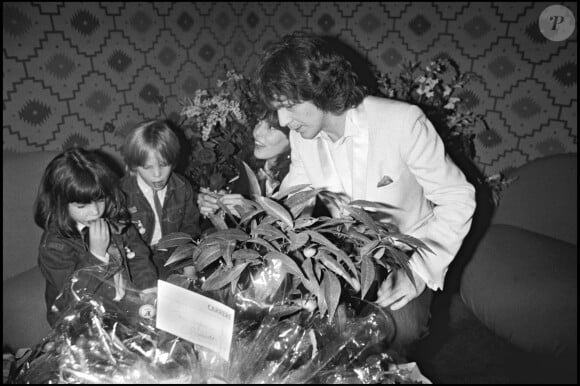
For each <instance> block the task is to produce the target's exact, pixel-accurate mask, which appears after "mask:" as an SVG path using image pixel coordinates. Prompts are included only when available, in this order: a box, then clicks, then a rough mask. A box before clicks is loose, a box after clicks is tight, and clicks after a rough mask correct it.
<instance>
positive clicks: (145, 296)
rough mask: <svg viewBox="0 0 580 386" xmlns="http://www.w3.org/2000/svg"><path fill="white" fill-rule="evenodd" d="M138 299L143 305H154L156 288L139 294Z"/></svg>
mask: <svg viewBox="0 0 580 386" xmlns="http://www.w3.org/2000/svg"><path fill="white" fill-rule="evenodd" d="M139 297H140V298H141V301H142V302H143V303H147V304H156V303H155V302H156V301H157V287H151V288H147V289H144V290H143V291H141V292H139Z"/></svg>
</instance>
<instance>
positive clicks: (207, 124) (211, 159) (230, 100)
mask: <svg viewBox="0 0 580 386" xmlns="http://www.w3.org/2000/svg"><path fill="white" fill-rule="evenodd" d="M180 103H181V105H182V110H181V115H182V116H183V117H184V120H183V121H182V122H181V124H180V128H181V130H183V132H184V134H185V137H186V138H187V139H188V140H189V141H190V143H191V145H192V146H191V147H192V149H191V155H190V157H189V162H188V164H187V166H186V170H185V173H186V174H187V175H188V177H189V178H190V180H191V182H192V183H193V184H194V185H195V186H194V188H196V190H197V189H199V188H200V187H208V188H210V189H211V190H214V191H217V190H221V189H227V188H228V186H229V184H230V182H231V180H232V179H233V178H235V177H236V175H237V171H238V169H237V166H236V162H237V159H240V160H243V161H245V162H248V163H250V164H251V163H252V161H253V158H252V149H253V138H252V129H253V127H254V126H255V124H256V123H257V122H258V119H257V112H256V107H257V97H256V93H255V90H254V89H253V86H252V83H251V82H250V81H249V80H248V79H247V78H245V77H244V76H243V75H240V74H238V73H236V72H235V71H232V70H229V71H226V78H225V80H218V81H217V88H216V89H215V90H214V91H210V90H206V89H201V90H197V91H196V92H195V96H194V97H193V99H191V98H186V99H184V100H181V101H180Z"/></svg>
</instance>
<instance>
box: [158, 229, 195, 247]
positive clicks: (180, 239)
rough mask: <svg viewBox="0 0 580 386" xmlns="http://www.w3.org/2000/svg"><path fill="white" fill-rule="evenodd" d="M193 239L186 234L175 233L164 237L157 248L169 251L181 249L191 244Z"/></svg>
mask: <svg viewBox="0 0 580 386" xmlns="http://www.w3.org/2000/svg"><path fill="white" fill-rule="evenodd" d="M191 242H193V239H192V238H191V235H190V234H187V233H184V232H173V233H170V234H168V235H165V236H163V237H162V238H161V239H159V242H158V243H157V248H161V249H167V248H173V247H179V246H181V245H183V244H187V243H191Z"/></svg>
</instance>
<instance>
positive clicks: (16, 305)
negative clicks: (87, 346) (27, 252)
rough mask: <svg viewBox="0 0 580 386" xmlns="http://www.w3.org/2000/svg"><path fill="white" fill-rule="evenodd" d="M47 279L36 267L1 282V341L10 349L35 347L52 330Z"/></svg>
mask: <svg viewBox="0 0 580 386" xmlns="http://www.w3.org/2000/svg"><path fill="white" fill-rule="evenodd" d="M45 283H46V281H45V280H44V277H43V276H42V273H41V272H40V268H38V267H35V268H32V269H29V270H28V271H26V272H23V273H21V274H19V275H17V276H14V277H12V278H10V279H8V280H4V281H3V283H2V341H3V346H4V347H8V348H9V349H11V350H13V351H14V350H16V349H18V348H22V347H33V346H34V345H35V344H36V343H38V342H40V340H41V339H42V338H44V337H45V336H47V335H48V333H49V332H50V326H49V324H48V322H47V321H46V304H45V301H44V289H45V285H46V284H45Z"/></svg>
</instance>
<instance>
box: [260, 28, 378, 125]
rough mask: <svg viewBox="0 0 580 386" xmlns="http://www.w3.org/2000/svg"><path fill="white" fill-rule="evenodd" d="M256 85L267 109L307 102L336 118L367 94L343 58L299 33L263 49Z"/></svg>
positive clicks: (314, 38) (323, 43) (316, 38)
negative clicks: (281, 104) (283, 103)
mask: <svg viewBox="0 0 580 386" xmlns="http://www.w3.org/2000/svg"><path fill="white" fill-rule="evenodd" d="M256 85H257V88H258V92H259V95H260V98H261V99H262V101H263V102H264V103H265V104H266V105H267V106H268V107H269V108H271V109H276V106H275V105H276V104H277V103H280V102H282V101H283V102H285V103H290V104H294V103H300V102H305V101H309V102H312V103H313V104H314V105H315V106H316V107H318V108H319V109H321V110H322V111H326V112H331V113H335V114H340V113H342V112H344V111H345V110H347V109H349V108H352V107H356V106H358V105H359V104H360V103H361V102H362V100H363V99H364V97H365V96H366V94H367V90H366V88H365V87H364V86H363V85H362V84H360V82H359V79H358V76H357V74H356V73H355V72H354V71H353V69H352V65H351V63H350V62H349V61H348V60H347V59H346V58H345V57H344V56H343V55H341V54H340V53H339V52H337V51H335V50H334V49H333V48H332V47H331V46H330V45H329V44H328V43H327V42H326V41H325V40H324V39H323V38H321V37H319V36H317V35H314V34H311V33H307V32H301V31H298V32H294V33H292V34H289V35H286V36H284V37H283V38H282V39H281V40H279V41H278V42H275V43H273V44H271V45H270V46H269V47H267V48H266V50H265V52H264V56H263V58H262V61H261V63H260V65H259V67H258V69H257V79H256Z"/></svg>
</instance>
